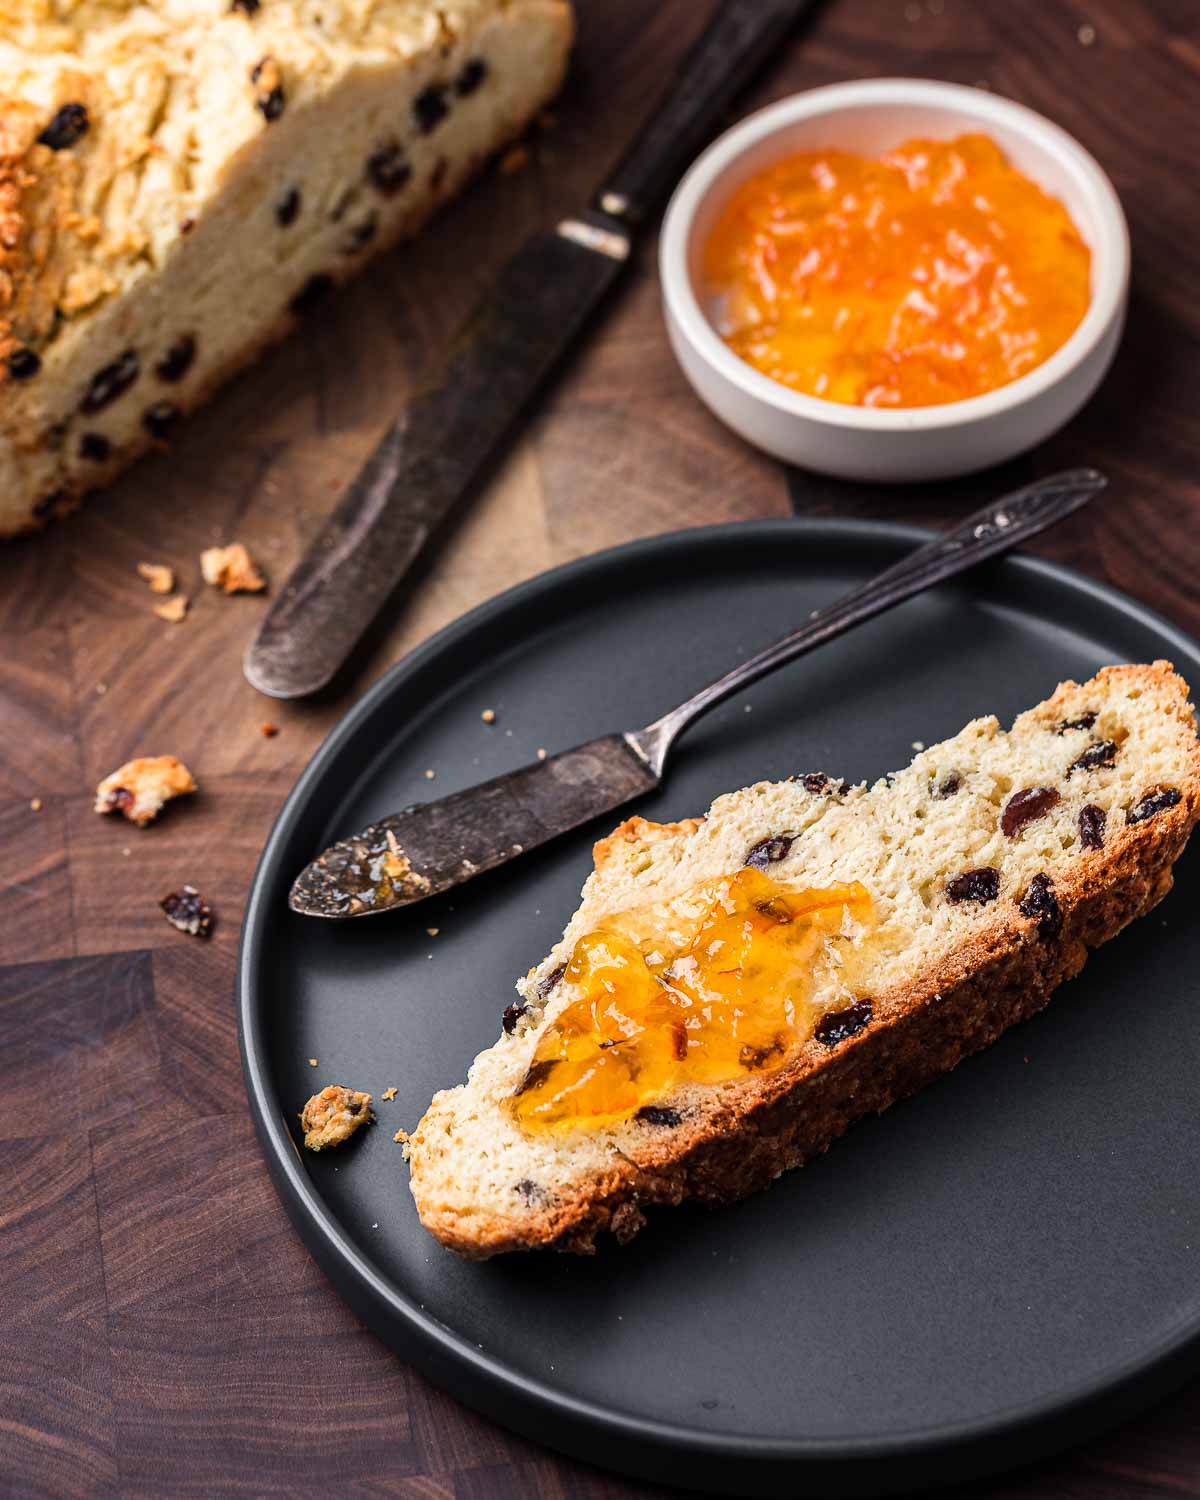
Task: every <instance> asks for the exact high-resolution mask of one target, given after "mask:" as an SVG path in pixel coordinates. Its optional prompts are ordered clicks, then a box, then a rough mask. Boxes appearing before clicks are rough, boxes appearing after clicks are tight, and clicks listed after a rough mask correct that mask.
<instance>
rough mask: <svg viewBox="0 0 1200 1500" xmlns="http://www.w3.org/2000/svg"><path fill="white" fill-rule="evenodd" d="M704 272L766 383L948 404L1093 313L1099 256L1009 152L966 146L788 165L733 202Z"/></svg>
mask: <svg viewBox="0 0 1200 1500" xmlns="http://www.w3.org/2000/svg"><path fill="white" fill-rule="evenodd" d="M704 276H705V281H706V283H707V287H708V290H709V292H710V293H711V294H712V296H713V297H714V299H715V301H716V303H717V305H718V308H719V313H718V317H717V327H718V332H719V333H720V334H721V336H722V338H723V339H724V340H725V342H726V343H727V344H728V345H729V347H730V348H731V349H732V350H733V352H734V353H735V354H737V355H739V356H740V357H741V358H742V359H744V360H745V361H746V362H747V363H748V364H751V365H753V366H754V367H755V369H757V370H760V371H761V372H762V373H763V374H764V375H769V376H770V377H771V378H772V379H774V380H778V381H780V382H781V383H782V384H784V385H787V386H790V387H791V388H792V389H793V390H797V391H802V392H804V393H805V394H806V395H809V396H820V397H822V398H823V399H824V400H826V401H840V402H843V403H845V404H848V405H851V406H877V407H912V406H937V405H941V404H943V403H944V402H947V401H960V400H962V399H964V398H965V397H968V396H979V395H982V394H983V393H984V392H985V391H990V390H994V389H995V388H996V387H997V386H1002V385H1006V384H1007V383H1008V382H1009V381H1010V380H1015V379H1016V378H1017V377H1018V376H1020V375H1024V374H1026V373H1027V372H1028V371H1030V370H1032V369H1034V368H1035V367H1036V366H1037V365H1040V364H1042V363H1043V362H1044V361H1045V360H1047V359H1049V357H1050V356H1051V355H1052V354H1053V353H1054V351H1055V350H1056V349H1058V348H1060V347H1061V345H1063V344H1064V343H1065V342H1066V341H1067V339H1068V338H1069V337H1070V336H1071V334H1072V333H1074V331H1075V329H1076V328H1077V327H1078V325H1079V323H1080V320H1081V319H1082V318H1083V315H1084V313H1085V312H1086V311H1087V308H1088V302H1089V298H1090V277H1091V252H1090V250H1089V249H1088V247H1087V245H1086V244H1085V243H1084V241H1083V239H1082V237H1081V236H1080V233H1079V231H1078V229H1077V228H1076V227H1075V225H1074V223H1073V222H1072V220H1071V216H1070V215H1069V214H1068V212H1067V210H1066V209H1065V208H1064V207H1063V205H1062V204H1061V203H1060V202H1059V201H1058V199H1057V198H1052V197H1051V196H1050V195H1049V194H1047V193H1044V192H1043V191H1042V189H1041V188H1040V187H1038V185H1037V184H1036V183H1034V182H1031V181H1030V180H1029V178H1028V177H1025V176H1024V175H1023V174H1022V173H1020V172H1019V171H1017V169H1016V168H1015V167H1014V166H1012V165H1011V164H1010V163H1009V162H1008V160H1007V159H1006V157H1005V156H1004V153H1003V152H1002V151H1001V149H1000V147H999V146H998V145H997V144H996V143H995V141H993V140H991V139H990V138H989V137H988V136H986V135H962V136H959V137H958V139H957V140H953V141H928V140H912V141H907V142H906V143H905V144H904V145H902V146H898V147H897V148H896V149H895V150H894V151H888V152H885V153H884V154H883V155H882V156H881V157H880V159H879V160H878V161H875V160H871V159H870V158H866V157H862V156H856V155H854V154H853V153H852V152H849V151H838V150H834V149H828V150H821V151H804V152H801V153H800V154H799V155H796V156H791V157H788V158H787V159H786V160H785V161H781V162H776V163H775V164H774V165H773V166H770V167H768V168H766V169H765V170H764V171H762V172H759V173H757V174H756V175H755V176H754V177H752V178H750V180H749V181H748V182H745V183H743V184H742V186H741V187H740V188H739V189H738V190H737V192H736V193H734V195H733V197H732V198H731V199H730V201H729V203H728V204H727V205H726V207H725V209H724V210H723V212H722V214H721V217H720V218H719V219H718V221H717V224H716V227H715V228H714V230H713V232H712V235H711V237H710V238H709V241H708V244H707V246H706V248H705V260H704Z"/></svg>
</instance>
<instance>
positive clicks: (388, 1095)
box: [379, 1086, 396, 1099]
mask: <svg viewBox="0 0 1200 1500" xmlns="http://www.w3.org/2000/svg"><path fill="white" fill-rule="evenodd" d="M379 1097H380V1098H381V1099H394V1098H395V1097H396V1090H395V1087H394V1086H392V1087H391V1088H386V1089H384V1091H383V1093H382V1094H381V1095H380V1096H379Z"/></svg>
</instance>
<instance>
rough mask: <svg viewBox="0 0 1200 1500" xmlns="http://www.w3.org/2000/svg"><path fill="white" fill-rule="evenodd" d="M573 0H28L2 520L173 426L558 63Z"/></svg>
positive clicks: (12, 108)
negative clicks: (49, 1) (55, 0)
mask: <svg viewBox="0 0 1200 1500" xmlns="http://www.w3.org/2000/svg"><path fill="white" fill-rule="evenodd" d="M571 31H572V22H571V11H570V6H569V4H568V3H567V0H440V3H438V4H434V3H432V0H232V3H231V0H137V3H135V0H79V3H74V4H71V5H62V6H54V7H49V6H46V5H45V4H42V3H41V0H14V3H12V4H9V5H6V6H5V7H4V10H3V14H2V15H0V91H2V94H3V98H2V99H0V536H5V535H12V534H14V533H16V532H19V531H22V530H27V529H29V528H30V527H32V526H34V525H36V524H38V523H39V522H41V521H42V520H44V519H46V518H47V517H48V516H50V515H52V514H54V513H55V512H57V511H60V510H64V509H67V508H69V507H70V505H71V504H72V503H73V501H74V499H75V497H77V496H78V495H80V494H81V493H83V492H84V491H86V490H89V489H92V488H94V487H96V486H98V485H100V484H103V483H106V482H107V481H108V480H110V479H111V478H112V477H113V476H114V475H115V474H116V473H117V472H118V471H119V470H120V469H121V468H123V467H124V466H125V465H126V464H127V463H128V462H129V461H130V460H131V459H132V458H133V457H134V456H135V455H136V454H137V453H138V452H140V451H141V450H142V449H144V448H146V447H147V446H149V445H150V444H152V443H161V442H162V441H163V440H165V439H167V438H169V437H170V436H171V434H172V431H173V429H174V427H175V424H176V422H177V419H178V418H179V416H180V415H181V414H182V413H183V412H186V411H188V410H190V409H191V408H192V407H194V406H196V405H197V404H198V403H199V402H200V401H202V400H203V399H204V398H205V397H206V396H207V395H208V394H209V393H210V392H211V391H212V390H213V388H214V387H215V386H216V385H217V384H218V383H219V382H221V381H223V380H224V379H225V378H226V377H227V376H228V375H229V374H231V373H232V372H233V371H234V370H235V369H237V368H238V367H239V366H240V365H243V364H245V363H246V362H247V361H248V360H249V359H250V358H251V357H252V356H253V355H254V354H255V353H256V352H257V351H258V350H259V349H261V348H262V347H263V346H264V345H265V344H267V343H269V342H271V341H272V340H274V339H276V338H278V337H280V336H281V335H282V334H284V333H286V332H287V331H288V329H289V328H291V327H292V326H294V324H295V321H296V319H297V318H298V317H299V316H300V315H301V314H302V313H303V312H305V311H306V310H307V309H308V308H309V307H310V306H311V305H312V304H313V303H314V302H315V301H316V299H317V297H318V296H319V295H320V294H321V293H323V292H324V291H325V290H327V289H328V288H329V287H330V286H331V285H332V284H333V283H335V282H339V281H342V280H344V279H345V278H346V277H347V276H349V275H351V274H352V273H353V272H355V271H357V270H358V269H359V268H360V267H361V266H362V265H363V263H364V262H365V261H366V260H367V259H368V258H369V257H370V256H372V255H374V254H375V253H376V252H377V251H379V250H381V249H383V248H385V247H386V246H388V245H390V244H392V243H393V242H395V241H396V240H398V239H400V238H402V237H404V236H407V235H411V234H413V233H414V232H415V231H416V230H417V229H418V228H419V227H420V226H421V225H422V224H423V223H424V221H425V220H426V219H427V218H428V216H429V215H430V213H431V212H432V211H433V210H434V209H435V208H436V207H437V205H438V204H439V203H441V202H443V201H444V200H445V199H447V198H449V197H450V196H451V195H452V194H453V193H455V192H456V191H457V190H458V188H459V187H460V186H461V185H462V184H463V183H464V182H465V181H466V179H467V178H468V177H469V176H470V175H471V173H472V172H473V171H475V169H476V168H477V167H478V166H479V165H480V164H481V163H482V162H483V161H484V160H485V159H486V157H487V156H488V155H489V154H490V153H491V152H493V151H495V150H496V149H497V148H499V147H500V146H502V145H503V144H504V143H505V142H506V141H508V140H510V139H511V138H512V137H513V136H515V135H516V134H517V133H519V132H520V131H521V130H522V129H523V128H524V126H525V125H526V123H527V122H528V121H529V120H530V119H531V118H532V117H533V116H534V115H535V114H536V113H537V111H538V110H539V109H540V108H541V106H542V105H543V104H544V103H545V102H546V101H547V100H548V99H549V98H550V96H551V95H552V94H553V93H554V92H555V90H556V89H557V88H558V85H559V83H560V81H561V79H562V75H563V70H564V67H565V64H566V58H567V53H568V50H569V46H570V40H571Z"/></svg>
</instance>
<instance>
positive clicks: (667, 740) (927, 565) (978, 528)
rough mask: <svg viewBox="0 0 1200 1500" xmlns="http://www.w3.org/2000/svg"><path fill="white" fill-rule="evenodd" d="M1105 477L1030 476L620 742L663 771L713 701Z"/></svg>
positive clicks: (964, 564)
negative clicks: (687, 731) (685, 733)
mask: <svg viewBox="0 0 1200 1500" xmlns="http://www.w3.org/2000/svg"><path fill="white" fill-rule="evenodd" d="M1106 483H1107V480H1106V479H1105V478H1104V475H1103V474H1100V473H1098V472H1097V471H1096V470H1095V469H1068V470H1066V471H1065V472H1063V473H1061V474H1052V475H1050V476H1049V477H1048V478H1046V479H1039V480H1036V481H1035V482H1034V483H1033V484H1030V485H1026V486H1025V488H1024V489H1020V490H1015V491H1014V492H1013V493H1012V494H1011V495H1005V496H1004V497H1003V498H1002V499H1000V500H993V501H992V502H991V504H989V505H985V506H984V507H983V508H982V509H981V510H977V511H975V512H974V513H973V514H972V515H969V516H968V517H967V518H966V520H965V521H963V522H961V523H960V524H959V525H958V526H956V527H954V529H953V530H951V531H947V532H945V533H943V534H942V535H941V536H939V537H937V538H935V539H934V540H933V541H932V542H928V543H926V545H925V546H924V547H918V548H917V550H916V551H915V552H910V553H909V554H908V555H907V556H906V557H902V558H901V559H900V561H899V562H898V563H896V564H894V565H893V566H892V567H890V568H887V569H885V570H884V572H882V573H879V574H877V575H876V576H875V577H874V578H872V579H871V580H870V581H869V582H867V583H865V584H863V585H862V586H861V587H860V588H857V589H853V590H852V591H851V592H850V593H849V594H844V595H843V596H842V598H840V599H838V600H837V601H836V602H835V603H833V604H831V605H829V606H828V608H826V609H821V610H816V611H814V613H813V614H812V616H811V617H810V618H809V620H808V623H807V624H805V625H802V626H801V627H800V629H799V630H795V631H793V632H792V633H791V634H790V635H785V636H784V637H783V639H782V640H779V641H776V642H775V644H774V645H773V646H767V647H765V648H764V649H763V650H762V651H760V652H758V654H757V655H755V656H752V657H750V659H749V660H748V661H745V662H743V663H742V665H741V666H740V667H734V669H733V671H732V672H726V674H725V675H724V677H719V678H718V679H717V681H716V682H712V683H710V684H709V685H708V687H705V688H701V689H700V691H699V692H698V693H695V694H694V695H693V696H692V697H691V698H689V699H688V700H687V702H686V703H681V704H680V705H679V707H678V708H673V709H671V710H670V711H669V712H668V713H665V714H664V715H663V716H662V718H661V719H657V720H656V721H655V722H654V723H653V724H650V725H648V726H647V727H646V728H645V729H639V730H635V731H634V732H633V733H631V734H628V735H626V737H625V738H626V741H627V742H628V743H629V745H630V746H631V747H632V748H633V749H634V750H635V751H636V752H637V754H639V755H640V756H642V758H643V759H644V760H645V761H646V762H647V763H648V764H649V765H650V767H651V768H652V769H653V770H654V771H655V772H656V773H657V774H658V775H661V774H662V769H663V766H664V764H665V763H666V759H667V755H668V754H669V753H670V750H671V746H672V744H673V743H674V741H675V739H676V738H677V736H678V735H680V734H681V733H682V732H683V731H684V730H685V729H686V728H687V727H688V726H689V725H690V724H694V723H695V721H696V720H697V719H698V718H700V717H701V715H702V714H706V713H707V712H708V711H709V709H711V708H715V707H716V706H717V704H718V703H723V702H724V701H725V699H726V698H729V697H731V696H732V695H733V694H734V693H736V692H738V691H739V690H740V689H742V688H744V687H748V686H749V685H750V683H752V682H757V681H758V679H759V678H760V677H765V676H766V675H767V673H768V672H773V671H774V670H775V668H776V667H781V666H783V665H784V663H785V662H789V661H792V660H793V659H794V658H796V657H798V656H803V655H804V654H805V652H807V651H811V650H813V649H814V647H816V646H822V645H824V644H825V642H826V641H831V640H833V638H834V637H835V636H839V635H841V634H842V633H843V632H844V631H847V630H849V629H850V628H851V627H852V626H854V625H860V624H861V623H862V622H863V621H864V620H869V619H871V617H872V616H873V615H878V614H882V613H883V611H884V610H886V609H891V608H892V606H893V605H895V604H899V603H901V601H902V600H905V599H909V598H911V597H912V596H913V595H914V594H919V593H921V592H923V590H925V589H927V588H929V587H930V586H931V585H932V584H935V583H941V582H943V581H944V580H945V579H947V578H952V577H954V575H955V574H956V573H962V572H965V571H966V569H968V568H973V567H974V566H975V565H976V563H980V562H983V561H984V559H985V558H989V557H995V556H996V555H997V553H1000V552H1008V551H1010V550H1011V549H1012V548H1013V547H1015V546H1017V545H1019V544H1020V543H1021V542H1023V541H1027V540H1028V539H1029V538H1030V537H1031V536H1036V535H1037V533H1038V532H1039V531H1044V530H1045V529H1046V528H1047V527H1048V526H1053V525H1054V524H1055V522H1057V521H1061V520H1062V519H1063V518H1064V517H1065V516H1069V515H1070V514H1071V512H1072V511H1075V510H1078V509H1079V507H1080V506H1082V505H1086V504H1087V502H1088V501H1089V500H1090V499H1091V498H1092V496H1093V495H1095V494H1096V493H1097V492H1098V491H1099V490H1102V489H1103V488H1104V486H1105V484H1106Z"/></svg>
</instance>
